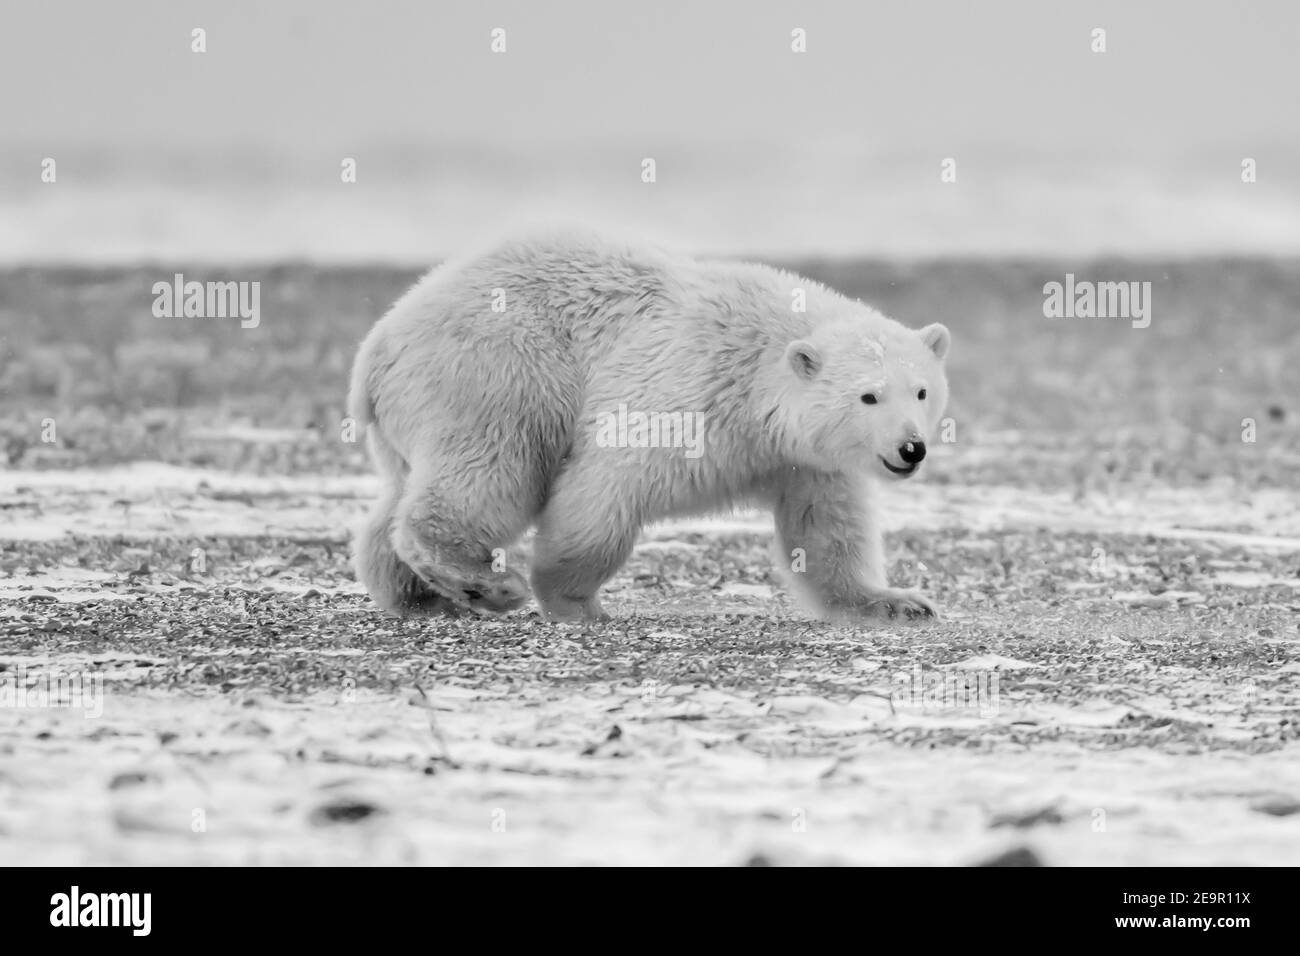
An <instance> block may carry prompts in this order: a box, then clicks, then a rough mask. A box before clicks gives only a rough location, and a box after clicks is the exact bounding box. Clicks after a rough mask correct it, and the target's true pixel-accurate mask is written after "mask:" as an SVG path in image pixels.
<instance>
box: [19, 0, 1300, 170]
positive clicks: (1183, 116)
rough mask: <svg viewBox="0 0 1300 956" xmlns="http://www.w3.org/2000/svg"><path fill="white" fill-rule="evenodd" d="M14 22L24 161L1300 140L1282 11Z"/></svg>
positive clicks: (946, 5) (1235, 6) (214, 11)
mask: <svg viewBox="0 0 1300 956" xmlns="http://www.w3.org/2000/svg"><path fill="white" fill-rule="evenodd" d="M0 18H2V20H0V121H2V124H3V130H4V134H5V140H6V142H7V144H8V146H9V147H10V148H17V147H20V146H21V147H23V148H26V147H28V146H29V145H32V144H37V145H39V144H42V143H45V142H47V141H50V142H55V143H74V144H89V143H95V144H107V145H118V144H121V145H146V146H147V145H149V144H154V143H156V144H159V145H162V146H166V145H169V144H170V145H178V144H179V145H206V144H212V143H220V144H223V145H225V146H228V147H234V148H242V147H245V146H249V147H256V146H262V147H268V148H277V149H285V148H300V149H305V150H316V149H349V148H352V149H355V148H357V147H358V144H364V143H366V142H372V141H386V142H394V141H396V142H403V141H410V142H414V143H420V144H437V143H449V142H461V143H463V142H487V143H490V142H504V143H508V144H511V145H513V146H515V147H519V146H525V145H528V144H530V143H533V142H537V143H539V144H543V143H546V142H548V141H552V140H558V141H573V140H592V139H601V138H616V137H624V138H629V139H634V140H639V139H655V138H675V139H678V140H683V141H703V140H753V139H765V138H771V137H799V136H806V137H808V138H809V140H810V141H820V140H823V139H832V140H834V139H837V138H844V139H849V140H861V141H864V142H868V143H871V144H874V145H878V146H881V147H889V146H892V145H893V144H898V145H899V146H900V147H901V148H906V147H908V146H911V145H934V144H938V145H942V144H945V143H948V142H951V143H954V144H962V143H971V142H980V143H986V144H989V145H995V144H1007V145H1009V146H1015V145H1033V146H1037V147H1039V148H1042V149H1047V150H1058V149H1060V150H1064V149H1099V150H1102V151H1109V152H1113V151H1114V150H1116V149H1124V148H1130V147H1131V148H1135V149H1140V148H1145V147H1148V146H1155V145H1159V146H1161V147H1171V146H1172V147H1178V146H1180V145H1182V144H1187V145H1188V146H1193V145H1197V144H1203V143H1231V144H1232V146H1233V147H1234V148H1235V147H1236V146H1237V145H1238V144H1239V143H1240V142H1241V141H1243V140H1245V141H1248V142H1247V144H1246V145H1248V146H1249V147H1250V148H1253V149H1262V148H1264V147H1266V146H1268V145H1270V144H1279V145H1294V144H1295V143H1296V141H1297V139H1300V122H1298V121H1297V109H1298V106H1297V103H1298V97H1300V66H1298V65H1297V52H1296V51H1297V48H1298V47H1300V3H1296V2H1291V0H1274V2H1249V3H1244V2H1230V0H1218V2H1209V0H1161V2H1150V0H1147V2H1141V3H1126V2H1118V3H1106V2H1095V0H1094V2H1088V3H1074V2H1060V0H1053V2H1042V0H1023V2H1000V0H993V2H988V3H975V2H969V0H951V2H949V0H942V2H938V0H932V2H924V0H922V2H917V0H885V2H870V3H868V2H860V0H841V2H797V3H796V2H772V0H743V2H708V3H699V2H686V0H648V2H610V0H582V2H568V0H521V2H469V0H464V2H462V0H454V2H447V0H437V2H414V0H411V2H396V0H366V2H357V0H292V2H284V0H277V2H274V3H266V2H254V0H236V2H229V0H221V2H209V0H198V2H177V0H150V2H136V0H115V2H105V0H39V2H36V0H4V4H3V13H0ZM196 26H198V27H203V28H205V29H206V30H207V35H208V52H207V53H206V54H205V55H202V56H199V55H194V54H192V53H191V52H190V30H191V29H192V28H193V27H196ZM493 27H503V28H505V29H506V31H507V43H508V52H507V53H506V54H505V55H503V56H502V55H493V54H491V53H490V52H489V39H490V37H489V32H490V30H491V29H492V28H493ZM794 27H803V28H805V29H806V30H807V31H808V52H807V54H805V55H802V56H796V55H794V54H792V53H791V52H790V31H791V29H793V28H794ZM1094 27H1104V28H1106V29H1107V31H1108V34H1107V43H1108V47H1109V51H1108V52H1107V53H1106V54H1105V55H1101V56H1098V55H1095V54H1093V53H1092V52H1091V51H1090V49H1089V43H1090V31H1091V30H1092V28H1094ZM1244 148H1246V147H1245V146H1243V149H1244Z"/></svg>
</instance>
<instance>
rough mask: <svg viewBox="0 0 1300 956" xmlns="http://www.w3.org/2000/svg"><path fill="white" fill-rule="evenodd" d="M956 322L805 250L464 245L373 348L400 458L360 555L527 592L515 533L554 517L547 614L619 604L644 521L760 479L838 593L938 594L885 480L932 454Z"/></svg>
mask: <svg viewBox="0 0 1300 956" xmlns="http://www.w3.org/2000/svg"><path fill="white" fill-rule="evenodd" d="M949 343H950V336H949V333H948V330H947V329H946V328H945V327H944V326H943V325H940V324H937V323H936V324H931V325H927V326H925V327H924V328H922V329H919V330H912V329H909V328H906V327H904V326H903V325H900V324H899V323H897V322H895V321H893V320H892V319H889V318H886V317H885V316H884V315H882V314H880V313H879V312H877V311H875V310H874V309H872V308H870V307H868V306H866V305H864V304H862V303H861V302H857V301H853V300H850V299H847V298H845V297H843V296H841V295H839V294H837V293H835V292H833V291H832V290H830V289H828V288H826V287H825V286H823V285H820V284H818V283H816V282H813V281H811V280H808V279H805V278H801V277H800V276H798V275H795V274H793V273H790V272H784V271H781V270H778V269H774V268H770V267H768V266H764V265H758V264H752V263H734V262H714V261H704V260H695V259H692V258H688V257H686V256H682V255H676V254H673V253H671V252H667V251H662V250H660V249H658V248H652V247H643V246H641V245H637V244H632V243H625V242H621V241H617V240H614V239H610V238H607V237H605V236H602V235H598V234H594V233H586V232H582V231H576V232H575V231H565V230H560V231H551V232H547V233H541V234H530V235H527V236H523V237H520V238H515V239H511V240H507V241H505V242H502V243H500V244H498V245H496V246H495V247H493V248H491V249H490V251H488V252H486V253H484V254H480V255H476V256H472V257H469V258H465V259H462V260H459V261H452V262H449V263H446V264H444V265H442V266H440V267H438V268H435V269H434V270H433V271H432V272H430V273H429V274H428V275H427V276H426V277H425V278H424V279H422V280H421V281H420V282H419V283H417V284H416V285H415V286H414V287H413V288H412V289H411V290H410V291H409V292H407V293H406V294H405V295H404V296H403V297H402V298H401V299H400V300H398V302H397V303H396V304H395V305H394V306H393V307H392V308H391V309H390V310H389V312H388V313H387V314H386V315H384V316H383V318H381V319H380V320H379V322H378V323H376V325H375V326H374V328H373V329H372V330H371V331H370V333H369V334H368V335H367V336H366V338H365V339H364V341H363V342H362V343H361V346H360V349H359V350H358V353H357V357H356V362H355V365H354V368H353V372H352V383H351V393H350V396H349V405H348V408H349V414H350V415H351V416H353V418H354V419H356V420H357V421H358V422H360V423H364V425H365V427H366V432H367V441H368V444H369V448H370V453H371V457H372V458H373V460H374V463H375V465H376V467H377V469H378V470H379V472H380V474H381V476H382V478H383V481H384V491H383V494H382V495H381V498H380V500H379V502H378V503H377V505H376V506H375V508H374V510H373V512H372V514H371V515H370V517H369V519H368V520H367V522H366V523H365V525H364V527H363V528H361V530H360V532H359V534H358V536H357V541H356V547H355V567H356V571H357V576H358V578H359V580H360V581H362V582H363V583H364V584H365V586H366V588H367V589H368V590H369V592H370V594H371V596H372V597H373V599H374V600H375V602H376V603H377V604H379V605H380V606H381V607H383V608H385V609H387V610H389V611H392V612H395V613H398V614H402V615H408V614H430V613H449V614H456V613H460V612H462V611H465V610H473V611H487V612H502V611H508V610H511V609H514V608H517V607H520V606H522V605H523V604H524V603H525V602H526V601H527V600H528V596H529V582H528V581H526V580H525V578H524V577H523V575H522V574H520V573H519V572H518V571H517V570H515V569H514V568H507V567H505V566H504V564H503V562H502V556H503V555H504V553H505V549H506V548H508V547H509V546H510V545H511V544H512V542H514V541H516V540H517V539H518V538H519V537H520V536H521V535H522V534H523V533H524V532H525V531H526V530H527V529H528V528H529V527H535V528H536V538H535V541H534V548H533V559H532V568H531V586H532V593H533V594H534V595H535V597H536V599H537V601H538V603H539V604H540V606H541V609H542V611H543V613H544V614H545V615H546V617H547V618H549V619H552V620H574V619H592V618H597V619H599V618H604V617H606V615H605V614H604V611H603V609H602V607H601V603H600V600H599V598H598V595H597V592H598V590H599V589H600V587H601V585H602V584H604V582H606V581H607V580H608V579H609V578H610V577H611V576H612V575H613V574H614V573H615V572H616V571H617V570H618V569H619V567H620V566H621V565H622V564H623V563H624V561H625V560H626V559H627V557H628V555H629V554H630V553H631V551H632V547H633V544H634V543H635V541H636V538H637V534H638V531H639V530H640V529H641V527H642V526H643V525H645V524H647V523H649V522H653V521H656V520H660V519H664V518H667V517H670V516H676V515H683V514H690V513H701V512H707V511H712V510H717V509H722V508H726V507H729V506H734V505H736V504H739V503H745V502H756V503H762V504H766V505H767V506H769V507H771V509H772V511H773V513H774V516H775V524H776V536H775V552H774V553H775V556H776V566H777V568H778V569H779V570H780V573H781V574H782V576H783V577H784V578H785V579H786V581H787V582H788V584H789V586H790V587H791V589H792V590H793V591H794V593H795V595H796V596H797V597H798V598H800V600H801V602H802V603H803V604H804V606H805V607H806V608H807V609H808V610H809V611H811V612H812V613H814V614H815V615H817V616H819V617H822V618H854V617H879V616H888V617H895V616H905V617H915V616H925V615H934V614H935V608H934V606H933V605H932V604H931V603H930V602H929V601H928V600H927V599H926V598H925V597H923V596H921V595H920V594H918V593H916V592H913V591H906V590H900V589H895V588H891V587H889V586H888V583H887V582H886V580H885V557H884V551H883V546H882V533H881V528H880V522H879V516H878V512H879V504H878V502H877V486H878V485H879V483H880V482H881V481H898V480H901V479H906V478H910V477H912V476H913V475H915V474H916V473H917V472H918V471H919V469H920V468H921V465H922V462H923V461H924V459H925V458H926V454H927V449H928V448H929V447H930V444H931V442H932V438H933V436H934V435H935V430H936V428H937V427H938V424H939V421H940V419H941V417H942V415H943V411H944V407H945V405H946V403H947V400H948V383H947V378H946V375H945V371H944V359H945V356H946V355H947V353H948V348H949ZM656 421H657V422H658V424H659V426H663V425H664V423H665V422H667V423H668V427H658V428H651V427H648V426H649V425H651V424H653V423H655V422H656ZM616 422H617V423H618V424H617V426H616V427H615V426H614V423H616ZM628 422H631V423H632V427H630V428H629V427H626V425H627V423H628ZM679 422H680V423H690V424H691V425H692V426H694V428H693V430H694V432H695V434H694V435H693V436H692V437H693V440H692V441H689V442H688V441H685V440H680V439H684V437H685V436H684V433H685V431H686V429H684V428H682V427H679V426H678V423H679Z"/></svg>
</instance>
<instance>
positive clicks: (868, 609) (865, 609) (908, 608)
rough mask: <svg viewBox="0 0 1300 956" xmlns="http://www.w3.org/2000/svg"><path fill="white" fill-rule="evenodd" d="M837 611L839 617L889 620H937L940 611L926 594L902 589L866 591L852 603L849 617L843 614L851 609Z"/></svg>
mask: <svg viewBox="0 0 1300 956" xmlns="http://www.w3.org/2000/svg"><path fill="white" fill-rule="evenodd" d="M837 610H839V611H841V615H838V616H854V617H867V618H884V619H889V620H897V619H902V620H921V619H924V618H930V619H932V620H937V619H938V617H939V609H938V608H936V607H935V606H934V604H933V603H931V601H930V599H929V598H927V597H926V596H925V595H924V594H922V593H921V592H920V591H909V590H904V589H902V588H873V589H872V590H869V591H864V592H863V593H862V594H861V595H858V596H857V597H856V598H855V599H854V601H853V602H852V609H851V612H850V614H849V615H844V614H843V612H845V611H849V610H850V609H849V608H837Z"/></svg>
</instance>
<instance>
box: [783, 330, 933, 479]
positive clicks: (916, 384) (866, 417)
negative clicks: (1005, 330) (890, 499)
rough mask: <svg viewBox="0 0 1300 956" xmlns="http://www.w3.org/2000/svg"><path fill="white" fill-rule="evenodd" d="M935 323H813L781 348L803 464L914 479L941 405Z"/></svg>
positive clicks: (790, 424) (792, 424) (792, 423)
mask: <svg viewBox="0 0 1300 956" xmlns="http://www.w3.org/2000/svg"><path fill="white" fill-rule="evenodd" d="M950 342H951V337H950V335H949V333H948V329H947V328H946V327H944V326H942V325H940V324H938V323H935V324H933V325H927V326H926V327H925V328H923V329H918V330H913V329H909V328H906V327H905V326H902V325H900V324H898V323H897V322H894V321H892V320H889V319H885V318H883V317H876V318H873V319H872V320H870V321H866V320H863V319H861V318H854V319H852V320H840V321H836V322H832V323H826V324H823V325H820V326H818V327H817V328H815V329H814V330H813V332H812V333H811V334H810V335H808V336H807V337H805V338H802V339H799V340H797V341H794V342H791V343H790V344H789V345H788V346H787V347H786V350H785V356H784V359H785V363H786V366H787V372H786V374H788V375H790V376H793V380H792V381H791V380H787V381H788V385H789V387H788V388H787V389H786V390H785V395H786V396H787V401H788V402H789V403H791V404H792V405H793V407H792V408H788V409H787V411H788V413H789V414H788V416H787V425H788V431H789V432H791V434H790V436H789V437H790V439H792V440H793V441H794V442H795V443H796V444H797V446H798V448H797V452H796V454H797V457H801V458H804V459H805V460H806V461H807V462H808V463H809V464H811V465H816V466H820V467H831V468H835V469H837V470H846V471H849V470H851V471H862V470H868V471H869V472H871V473H875V474H879V475H882V476H885V477H889V478H909V477H911V476H912V475H914V474H916V472H917V470H918V469H919V468H920V467H921V462H922V461H923V460H924V459H925V457H926V453H927V449H928V448H929V447H931V442H932V441H933V440H937V438H938V427H939V422H940V420H941V419H942V417H943V411H944V408H945V406H946V405H947V404H948V378H947V375H945V373H944V365H943V362H944V357H945V356H946V355H947V354H948V346H949V344H950Z"/></svg>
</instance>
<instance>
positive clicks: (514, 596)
mask: <svg viewBox="0 0 1300 956" xmlns="http://www.w3.org/2000/svg"><path fill="white" fill-rule="evenodd" d="M459 590H460V593H461V595H463V596H464V602H465V604H466V605H467V606H468V607H469V608H471V609H472V610H475V611H486V612H488V613H490V614H503V613H505V612H506V611H514V610H516V609H518V608H521V607H523V606H524V605H525V604H527V603H528V599H529V597H530V596H531V595H530V592H529V590H528V582H527V581H525V580H524V578H523V575H521V574H520V573H519V572H518V571H498V572H492V573H490V574H489V575H488V576H486V577H483V578H479V579H477V580H467V581H462V582H461V584H460V589H459Z"/></svg>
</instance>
